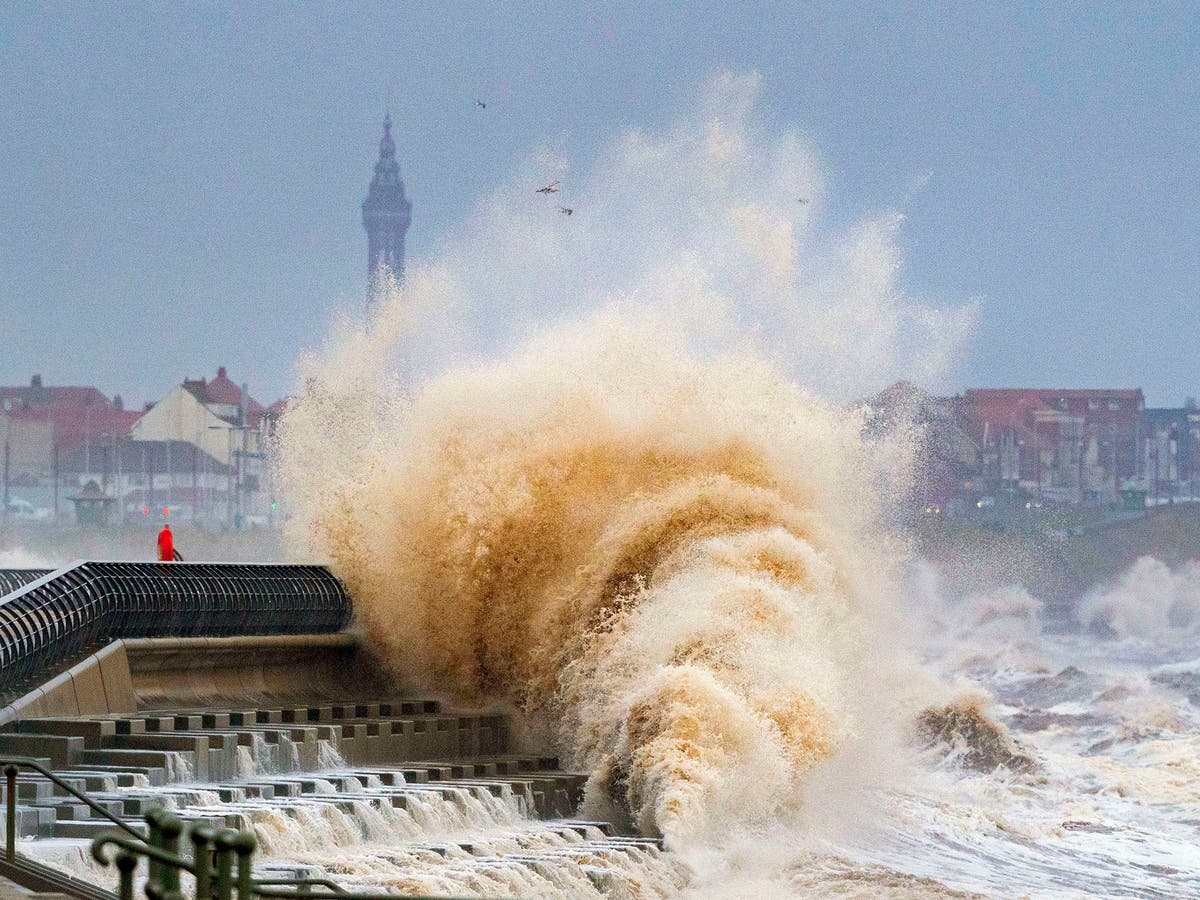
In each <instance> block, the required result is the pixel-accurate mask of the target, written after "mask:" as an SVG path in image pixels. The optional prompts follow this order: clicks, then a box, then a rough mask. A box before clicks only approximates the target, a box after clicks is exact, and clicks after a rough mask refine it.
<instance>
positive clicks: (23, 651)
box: [0, 562, 351, 691]
mask: <svg viewBox="0 0 1200 900" xmlns="http://www.w3.org/2000/svg"><path fill="white" fill-rule="evenodd" d="M8 571H9V572H12V571H13V570H8ZM23 571H29V570H23ZM14 577H15V576H14ZM2 584H3V582H0V585H2ZM350 613H351V604H350V597H349V595H348V594H347V593H346V589H345V586H344V585H343V584H342V583H341V582H340V581H339V580H338V579H337V578H336V577H335V576H334V575H333V574H332V573H331V572H330V571H329V570H328V569H326V568H325V567H324V566H300V565H267V564H254V563H153V562H75V563H72V564H71V565H69V566H64V567H63V568H61V569H58V570H56V571H53V572H49V573H45V574H41V575H40V577H36V578H34V579H33V580H31V581H29V582H28V583H25V584H24V585H23V586H19V587H18V588H17V589H16V590H15V591H13V592H11V593H8V594H7V595H5V596H3V597H0V691H7V690H11V689H13V688H14V687H16V686H18V685H19V684H20V683H21V682H22V681H23V680H25V679H27V678H29V677H31V676H33V675H35V674H39V673H44V672H46V671H48V670H51V669H52V668H53V667H54V666H56V665H61V664H65V663H69V662H70V661H71V660H72V659H73V658H74V657H76V656H78V655H79V654H80V653H82V652H84V651H86V650H88V649H89V648H94V647H98V646H100V645H103V644H106V643H108V642H110V641H113V640H117V639H118V638H144V637H224V636H231V635H265V634H318V633H328V632H334V631H340V630H341V629H342V628H343V627H344V626H345V625H346V624H347V622H349V620H350Z"/></svg>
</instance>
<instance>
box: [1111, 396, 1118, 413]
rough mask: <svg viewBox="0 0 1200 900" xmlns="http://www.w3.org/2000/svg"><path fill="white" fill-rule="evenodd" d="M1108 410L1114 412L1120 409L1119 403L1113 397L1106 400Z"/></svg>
mask: <svg viewBox="0 0 1200 900" xmlns="http://www.w3.org/2000/svg"><path fill="white" fill-rule="evenodd" d="M1108 408H1109V409H1110V410H1113V411H1114V412H1115V411H1116V410H1118V409H1120V408H1121V401H1120V400H1117V399H1116V398H1115V397H1110V398H1109V400H1108Z"/></svg>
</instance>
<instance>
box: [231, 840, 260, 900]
mask: <svg viewBox="0 0 1200 900" xmlns="http://www.w3.org/2000/svg"><path fill="white" fill-rule="evenodd" d="M257 844H258V841H256V840H255V839H254V835H253V834H251V833H250V832H249V831H239V832H238V833H237V835H235V836H234V838H233V850H234V852H235V853H237V863H238V870H237V890H238V900H251V898H252V897H253V894H254V889H253V886H252V885H251V883H250V860H251V857H252V856H253V855H254V848H255V847H256V846H257Z"/></svg>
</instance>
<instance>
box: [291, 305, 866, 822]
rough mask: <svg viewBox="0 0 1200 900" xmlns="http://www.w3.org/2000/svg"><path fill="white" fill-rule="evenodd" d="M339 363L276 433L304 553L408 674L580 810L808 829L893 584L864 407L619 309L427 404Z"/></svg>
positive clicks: (481, 370) (858, 702) (436, 385)
mask: <svg viewBox="0 0 1200 900" xmlns="http://www.w3.org/2000/svg"><path fill="white" fill-rule="evenodd" d="M373 339H374V338H373V337H371V335H370V334H366V333H364V334H362V335H360V336H359V338H358V340H360V341H363V342H369V341H371V340H373ZM340 358H341V360H342V361H343V365H340V366H339V367H338V369H337V370H336V371H335V372H333V373H331V374H330V375H329V376H328V377H325V376H324V374H323V373H324V372H326V371H328V370H327V369H322V367H320V366H317V367H314V369H313V370H312V372H311V373H310V380H309V382H308V391H307V392H306V394H305V395H304V396H302V397H300V398H299V399H298V401H297V403H296V404H295V405H294V406H293V408H292V409H291V411H290V412H289V413H288V416H287V418H286V420H285V423H284V436H283V447H284V456H283V461H282V466H281V471H282V473H283V476H284V481H285V483H287V484H290V485H291V487H292V494H293V497H294V499H293V506H294V507H295V508H297V509H299V510H300V515H298V516H297V517H296V519H295V520H294V521H293V523H292V527H293V540H295V541H297V542H298V543H300V544H301V545H303V546H304V548H305V549H306V550H307V551H315V552H316V553H318V554H320V555H321V556H324V557H327V558H328V559H329V560H330V562H331V564H332V565H333V567H334V569H335V571H336V572H337V573H338V575H339V576H341V577H342V578H343V579H345V581H346V582H347V584H348V586H349V588H350V590H351V592H352V593H353V595H354V597H355V601H356V604H357V607H356V608H357V615H358V619H359V622H360V624H361V626H362V628H363V630H364V632H365V634H366V636H367V639H368V640H369V642H370V644H371V646H372V647H374V648H375V650H376V651H377V652H378V653H379V655H380V657H381V659H382V660H383V661H384V663H385V664H386V665H387V666H389V667H390V668H391V670H392V671H393V672H394V673H395V675H396V677H397V679H398V680H399V681H401V682H402V683H404V684H405V685H411V686H414V687H418V686H419V687H421V688H424V689H433V690H441V691H444V692H449V693H451V694H453V695H454V697H455V698H457V699H458V700H460V701H465V702H482V701H489V700H503V701H506V702H508V703H511V704H513V705H515V706H516V707H518V708H519V709H521V710H523V711H524V712H525V713H526V714H527V716H528V720H529V723H530V726H531V728H532V729H533V730H534V732H535V733H537V734H538V735H540V736H541V738H542V739H543V740H546V741H550V742H552V743H553V744H554V745H555V746H556V749H557V750H558V751H559V752H560V753H562V754H563V755H564V756H565V757H566V758H567V759H568V760H570V762H571V763H572V764H574V765H577V766H582V767H586V769H587V770H588V771H590V772H591V773H592V779H591V782H590V784H589V790H588V801H587V802H588V805H589V806H590V807H591V809H592V811H594V812H597V813H604V814H608V815H617V816H627V817H628V819H629V820H630V821H631V822H632V823H633V824H634V825H635V826H636V827H637V828H639V829H640V830H641V831H643V832H646V833H662V834H665V835H666V836H667V837H668V839H669V840H675V839H677V838H679V837H680V836H682V835H686V834H689V833H698V832H701V831H703V830H704V829H705V828H706V827H708V826H709V825H710V824H712V823H713V822H714V821H720V822H721V823H724V824H728V822H729V821H730V820H731V819H732V820H733V821H736V822H739V823H743V824H752V823H754V822H766V821H773V820H775V819H777V818H779V817H781V816H786V815H788V814H790V813H793V812H796V811H797V810H798V808H799V807H800V805H801V795H802V787H803V782H804V779H805V777H806V775H807V774H808V773H809V772H810V771H811V770H812V769H813V767H814V766H817V765H819V764H821V763H822V762H823V761H825V760H828V759H830V758H831V757H834V756H836V755H837V754H838V753H839V752H840V751H841V750H842V749H843V748H844V747H845V746H846V745H847V744H848V743H850V742H854V741H856V740H858V739H859V738H861V736H862V734H863V731H864V728H865V727H866V725H867V721H866V720H865V715H866V714H867V710H868V709H870V708H871V702H872V701H871V700H870V699H869V698H870V697H872V696H874V695H875V694H876V691H875V687H876V686H877V685H878V682H877V681H876V679H877V678H879V677H880V669H881V667H880V666H879V664H878V659H879V653H878V650H877V646H876V644H877V635H878V633H879V625H880V623H881V622H883V621H886V620H887V614H886V609H885V605H886V604H885V598H886V597H887V589H886V581H885V579H884V578H883V577H882V573H883V570H884V568H885V564H886V554H885V553H884V552H883V550H882V539H881V538H880V537H879V535H880V532H879V531H878V529H876V527H875V524H874V522H875V519H874V516H875V510H874V508H873V507H872V505H871V504H870V503H868V502H866V500H865V499H864V498H866V497H869V496H871V495H872V494H873V490H872V488H873V487H876V486H877V485H878V482H876V481H875V479H876V478H877V476H878V473H879V472H880V471H881V469H882V460H881V455H880V453H879V451H878V448H875V449H872V448H869V447H868V446H867V445H865V444H864V443H863V442H862V441H861V440H860V437H859V431H860V427H861V422H860V421H859V419H858V417H857V416H856V415H854V414H850V413H847V412H846V411H844V410H842V409H838V408H834V407H831V406H829V405H827V404H824V403H822V402H820V401H818V400H817V399H815V398H813V397H812V396H810V395H809V394H807V393H806V392H804V391H803V390H801V389H800V388H798V387H796V386H795V385H794V384H791V383H789V382H788V381H787V380H786V379H785V378H783V377H782V376H781V375H779V374H778V373H777V372H776V371H775V370H773V369H772V368H771V367H770V366H768V365H766V364H764V363H763V362H761V361H759V360H756V359H753V358H750V357H744V356H742V357H736V358H726V359H723V360H720V361H717V362H712V363H701V362H698V361H697V360H696V359H694V358H693V357H691V356H690V355H689V354H688V353H687V352H686V351H685V350H684V349H682V348H681V346H680V345H679V344H677V343H675V342H673V341H672V340H671V339H670V337H669V336H666V335H663V334H661V333H658V334H652V333H649V332H648V331H647V330H646V329H644V328H642V327H640V326H638V325H635V324H634V323H631V322H629V321H628V320H627V319H626V318H625V317H623V316H621V315H619V314H617V313H615V312H611V311H610V312H608V313H605V314H602V315H599V316H597V317H595V318H593V319H591V320H589V321H587V322H586V323H584V324H582V325H579V326H577V327H573V328H566V329H560V330H559V331H557V332H556V333H554V334H551V335H546V336H543V337H542V338H539V339H537V340H535V341H533V342H532V343H530V344H529V345H527V346H526V347H525V348H524V349H523V350H521V351H520V352H518V353H516V354H514V355H513V356H512V358H510V359H508V360H506V361H504V362H498V363H492V364H488V365H482V366H478V367H474V368H462V369H457V370H452V371H450V372H448V373H446V374H444V375H442V376H440V377H439V378H437V379H435V380H433V381H431V382H430V383H428V384H427V385H426V386H424V387H423V388H422V389H421V390H420V391H419V392H418V393H417V395H416V397H415V398H414V399H412V400H411V401H407V400H404V399H403V398H401V397H400V396H399V395H398V394H392V395H385V396H381V393H380V392H381V390H386V388H384V389H381V388H380V386H379V385H380V383H381V382H380V381H379V380H377V379H372V378H370V377H368V376H367V375H365V374H364V375H362V376H361V377H357V376H355V375H353V374H352V373H348V372H347V367H346V366H345V365H344V362H345V360H348V359H352V358H357V359H359V360H369V359H371V358H372V354H371V353H369V352H366V351H365V350H364V352H363V353H360V354H357V355H356V354H342V355H341V357H340ZM361 365H362V366H363V367H364V368H370V365H369V364H367V363H365V362H364V363H361ZM382 383H383V384H384V385H386V382H382ZM367 386H369V390H364V388H366V387H367ZM393 390H394V388H393ZM331 418H336V422H334V421H331ZM356 431H357V432H358V439H357V446H356V447H354V448H350V447H348V446H347V441H346V440H344V439H343V440H341V441H338V440H335V439H334V437H336V436H341V437H343V438H345V436H347V435H352V434H355V433H356ZM348 457H351V458H348ZM871 659H874V660H876V663H873V664H868V663H867V660H871ZM877 724H878V723H876V722H875V721H873V720H872V721H871V728H872V729H875V728H876V726H877Z"/></svg>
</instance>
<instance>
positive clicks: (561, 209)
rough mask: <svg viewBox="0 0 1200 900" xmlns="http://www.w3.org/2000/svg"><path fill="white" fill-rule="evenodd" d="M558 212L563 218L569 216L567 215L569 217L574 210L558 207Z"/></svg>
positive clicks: (567, 207)
mask: <svg viewBox="0 0 1200 900" xmlns="http://www.w3.org/2000/svg"><path fill="white" fill-rule="evenodd" d="M558 211H559V212H560V213H562V214H563V215H564V216H569V215H571V214H572V213H573V212H575V210H573V209H571V208H570V207H569V206H560V207H559V208H558Z"/></svg>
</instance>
